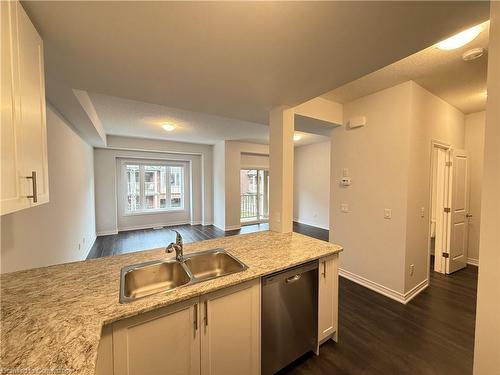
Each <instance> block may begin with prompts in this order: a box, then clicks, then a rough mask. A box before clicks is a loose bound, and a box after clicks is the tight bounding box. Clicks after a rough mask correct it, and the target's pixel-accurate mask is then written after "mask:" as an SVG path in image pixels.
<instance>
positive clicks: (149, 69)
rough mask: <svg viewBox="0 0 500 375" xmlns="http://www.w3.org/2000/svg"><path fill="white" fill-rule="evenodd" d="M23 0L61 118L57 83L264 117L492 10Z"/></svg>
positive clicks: (479, 6)
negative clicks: (38, 39)
mask: <svg viewBox="0 0 500 375" xmlns="http://www.w3.org/2000/svg"><path fill="white" fill-rule="evenodd" d="M22 4H23V6H24V8H25V9H26V11H27V13H28V15H29V17H30V18H31V20H33V23H34V24H35V26H36V28H37V29H38V31H39V33H40V34H41V36H42V38H43V40H44V50H45V51H44V53H45V70H46V86H47V95H48V98H49V101H50V102H51V103H52V104H53V105H54V106H55V107H56V108H57V109H58V110H59V111H60V112H61V113H62V114H63V115H64V116H65V117H66V118H71V116H69V115H67V114H66V113H65V110H66V108H65V100H66V99H65V98H67V95H66V93H62V91H61V90H63V89H64V87H66V88H70V89H78V90H83V91H87V92H91V93H100V94H104V95H109V96H114V97H119V98H127V99H132V100H136V101H139V102H144V103H152V104H159V105H163V106H166V107H169V108H181V109H185V110H189V111H193V112H201V113H208V114H213V115H218V116H223V117H229V118H236V119H241V120H244V121H248V122H254V123H261V124H267V122H268V112H269V110H270V109H272V108H275V107H278V106H281V105H288V106H292V107H293V106H296V105H297V104H300V103H303V102H305V101H307V100H309V99H311V98H314V97H317V96H318V95H321V94H322V93H325V92H327V91H328V90H331V89H332V88H335V87H338V86H340V85H342V84H345V83H347V82H350V81H352V80H354V79H357V78H359V77H362V76H363V75H365V74H368V73H370V72H373V71H375V70H377V69H380V68H381V67H383V66H386V65H388V64H391V63H392V62H394V61H397V60H400V59H401V58H404V57H406V56H409V55H411V54H412V53H415V52H416V51H419V50H422V49H423V48H425V47H427V46H429V45H432V44H434V43H436V42H438V41H439V40H442V39H443V38H446V37H448V36H450V35H451V34H453V33H455V32H457V31H459V30H460V29H462V28H465V27H468V26H471V25H473V24H477V23H480V22H482V21H485V20H486V19H488V15H489V3H488V2H483V1H467V2H461V1H436V2H420V1H401V2H398V1H394V2H342V1H339V2H308V1H303V2H169V1H144V2H143V1H128V2H127V1H125V2H121V1H25V2H23V3H22ZM422 25H425V27H422Z"/></svg>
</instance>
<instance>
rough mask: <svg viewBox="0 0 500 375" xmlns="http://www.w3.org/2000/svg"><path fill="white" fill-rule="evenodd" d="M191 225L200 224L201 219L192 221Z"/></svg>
mask: <svg viewBox="0 0 500 375" xmlns="http://www.w3.org/2000/svg"><path fill="white" fill-rule="evenodd" d="M190 224H191V225H201V220H196V221H192V222H191V223H190Z"/></svg>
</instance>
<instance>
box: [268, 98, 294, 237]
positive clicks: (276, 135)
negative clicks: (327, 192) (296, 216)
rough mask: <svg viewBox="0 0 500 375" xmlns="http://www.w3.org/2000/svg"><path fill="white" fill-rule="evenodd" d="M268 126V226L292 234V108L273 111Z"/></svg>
mask: <svg viewBox="0 0 500 375" xmlns="http://www.w3.org/2000/svg"><path fill="white" fill-rule="evenodd" d="M269 127H270V133H269V185H270V187H269V229H270V230H272V231H275V232H281V233H290V232H292V230H293V226H292V225H293V223H292V221H293V130H294V111H293V109H290V108H287V107H279V108H275V109H273V110H271V112H270V115H269Z"/></svg>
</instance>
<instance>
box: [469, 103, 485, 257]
mask: <svg viewBox="0 0 500 375" xmlns="http://www.w3.org/2000/svg"><path fill="white" fill-rule="evenodd" d="M485 124H486V112H485V111H483V112H477V113H471V114H469V115H467V116H465V149H466V150H467V153H468V155H469V163H470V195H469V212H470V213H471V214H472V217H471V218H470V219H469V254H468V257H469V260H471V261H472V262H477V261H478V260H479V229H480V226H481V188H482V179H483V160H484V127H485Z"/></svg>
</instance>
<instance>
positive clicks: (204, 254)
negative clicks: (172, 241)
mask: <svg viewBox="0 0 500 375" xmlns="http://www.w3.org/2000/svg"><path fill="white" fill-rule="evenodd" d="M247 268H248V267H247V266H246V265H244V264H243V263H242V262H240V261H239V260H238V259H236V258H235V257H233V256H232V255H231V254H229V253H227V252H226V251H225V250H224V249H211V250H205V251H199V252H196V253H190V254H186V255H185V256H184V262H178V261H177V260H169V261H151V262H145V263H140V264H134V265H131V266H126V267H123V268H122V271H121V280H120V303H127V302H131V301H135V300H136V299H139V298H143V297H147V296H150V295H152V294H157V293H164V292H168V291H169V290H174V289H176V288H178V287H181V286H183V285H189V284H194V283H198V282H201V281H205V280H209V279H214V278H216V277H220V276H225V275H229V274H232V273H236V272H240V271H244V270H246V269H247Z"/></svg>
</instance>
